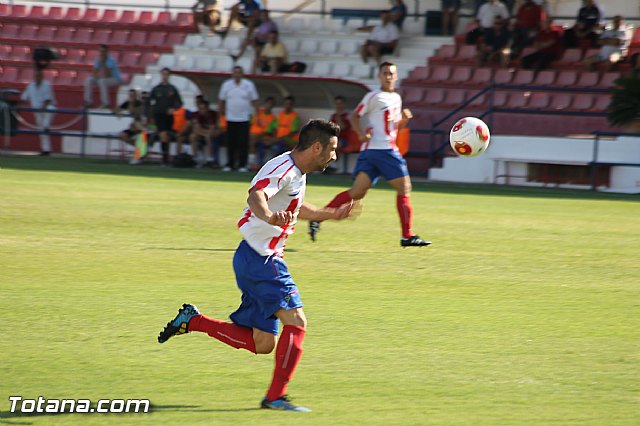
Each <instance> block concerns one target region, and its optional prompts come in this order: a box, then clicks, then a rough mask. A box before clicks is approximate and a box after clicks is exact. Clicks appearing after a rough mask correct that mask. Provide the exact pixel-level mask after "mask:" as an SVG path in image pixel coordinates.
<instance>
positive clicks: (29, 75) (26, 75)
mask: <svg viewBox="0 0 640 426" xmlns="http://www.w3.org/2000/svg"><path fill="white" fill-rule="evenodd" d="M34 74H35V73H34V71H33V68H31V67H29V68H21V69H20V71H19V72H18V81H19V82H20V83H30V82H32V81H33V75H34Z"/></svg>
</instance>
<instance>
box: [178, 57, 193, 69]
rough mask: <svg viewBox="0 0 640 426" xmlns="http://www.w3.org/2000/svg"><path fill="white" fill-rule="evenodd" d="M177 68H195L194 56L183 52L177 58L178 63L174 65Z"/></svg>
mask: <svg viewBox="0 0 640 426" xmlns="http://www.w3.org/2000/svg"><path fill="white" fill-rule="evenodd" d="M174 67H175V68H176V69H179V70H190V69H192V68H193V56H191V55H185V54H181V55H179V56H178V58H177V59H176V63H175V65H174Z"/></svg>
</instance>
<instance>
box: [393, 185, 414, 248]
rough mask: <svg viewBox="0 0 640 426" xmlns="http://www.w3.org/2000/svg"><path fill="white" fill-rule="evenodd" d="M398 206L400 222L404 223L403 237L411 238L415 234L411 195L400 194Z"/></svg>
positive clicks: (397, 199)
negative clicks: (412, 229) (412, 227)
mask: <svg viewBox="0 0 640 426" xmlns="http://www.w3.org/2000/svg"><path fill="white" fill-rule="evenodd" d="M396 206H397V207H398V215H400V224H401V225H402V238H409V237H411V236H412V235H413V231H411V225H412V222H413V208H412V207H411V201H410V199H409V196H408V195H398V197H397V198H396Z"/></svg>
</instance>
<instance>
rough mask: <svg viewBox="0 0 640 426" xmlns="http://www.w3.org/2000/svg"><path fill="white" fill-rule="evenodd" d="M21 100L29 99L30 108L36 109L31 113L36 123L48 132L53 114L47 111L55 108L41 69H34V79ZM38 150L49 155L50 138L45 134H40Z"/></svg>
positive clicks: (51, 91)
mask: <svg viewBox="0 0 640 426" xmlns="http://www.w3.org/2000/svg"><path fill="white" fill-rule="evenodd" d="M22 100H23V101H29V103H30V104H31V108H35V109H38V111H34V113H33V114H34V116H35V117H36V124H37V126H38V128H40V130H44V131H46V132H48V131H49V127H51V121H53V117H54V115H55V114H53V113H51V112H47V111H48V110H52V109H55V103H56V99H55V97H54V95H53V89H52V88H51V84H49V82H48V81H47V80H45V79H44V76H43V70H41V69H36V71H35V80H34V81H32V82H31V83H29V84H28V85H27V88H26V89H25V91H24V93H22ZM40 151H41V153H40V155H49V153H50V152H51V139H50V138H49V135H47V134H42V135H40Z"/></svg>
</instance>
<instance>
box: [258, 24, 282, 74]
mask: <svg viewBox="0 0 640 426" xmlns="http://www.w3.org/2000/svg"><path fill="white" fill-rule="evenodd" d="M288 62H289V54H288V52H287V47H286V46H285V45H284V44H283V43H282V42H281V41H280V40H278V32H277V31H273V32H271V33H270V34H269V42H268V43H267V44H265V45H264V47H263V48H262V50H261V52H260V58H259V59H258V63H257V65H255V66H256V67H257V68H259V69H260V71H262V72H270V73H271V74H277V73H279V72H285V71H286V70H287V68H286V64H287V63H288Z"/></svg>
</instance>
